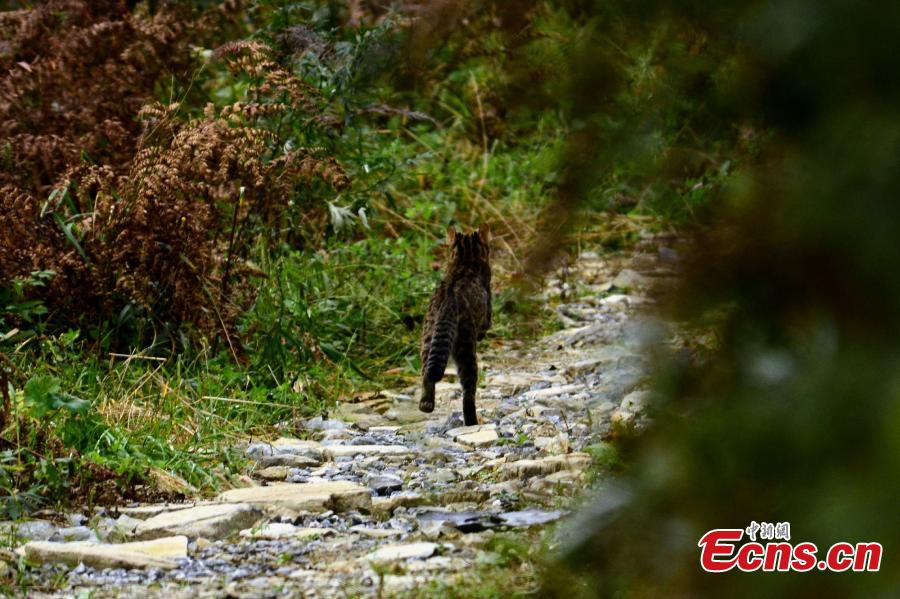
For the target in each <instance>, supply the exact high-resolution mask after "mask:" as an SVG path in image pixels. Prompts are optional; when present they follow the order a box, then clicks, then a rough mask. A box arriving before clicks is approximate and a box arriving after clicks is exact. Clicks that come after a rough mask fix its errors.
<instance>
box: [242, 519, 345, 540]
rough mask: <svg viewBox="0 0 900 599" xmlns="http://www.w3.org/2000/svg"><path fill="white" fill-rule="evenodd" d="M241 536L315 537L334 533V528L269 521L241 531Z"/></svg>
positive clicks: (271, 537)
mask: <svg viewBox="0 0 900 599" xmlns="http://www.w3.org/2000/svg"><path fill="white" fill-rule="evenodd" d="M240 534H241V536H242V537H244V538H249V539H266V540H270V541H274V540H277V539H303V540H305V539H314V538H317V537H324V536H327V535H330V534H334V529H332V528H302V527H299V526H294V525H293V524H289V523H286V522H269V523H268V524H266V525H265V526H262V527H261V528H248V529H246V530H242V531H241V533H240Z"/></svg>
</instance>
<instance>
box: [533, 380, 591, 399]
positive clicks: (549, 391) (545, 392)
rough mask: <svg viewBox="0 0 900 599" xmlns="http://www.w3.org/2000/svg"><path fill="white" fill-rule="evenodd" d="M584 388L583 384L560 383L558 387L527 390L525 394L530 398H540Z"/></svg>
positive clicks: (565, 393)
mask: <svg viewBox="0 0 900 599" xmlns="http://www.w3.org/2000/svg"><path fill="white" fill-rule="evenodd" d="M583 389H584V385H574V384H573V385H560V386H558V387H547V388H546V389H538V390H536V391H529V392H528V393H526V394H525V395H526V396H527V397H529V398H531V399H542V398H545V397H557V396H560V395H567V394H570V393H575V392H577V391H581V390H583Z"/></svg>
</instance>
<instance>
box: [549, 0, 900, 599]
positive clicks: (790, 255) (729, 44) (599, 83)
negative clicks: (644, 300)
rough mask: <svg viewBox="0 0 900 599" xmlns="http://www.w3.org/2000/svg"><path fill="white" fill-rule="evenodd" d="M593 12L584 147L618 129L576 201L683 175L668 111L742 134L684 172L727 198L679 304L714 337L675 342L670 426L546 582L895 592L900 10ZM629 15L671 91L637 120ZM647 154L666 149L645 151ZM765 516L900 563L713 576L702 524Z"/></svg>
mask: <svg viewBox="0 0 900 599" xmlns="http://www.w3.org/2000/svg"><path fill="white" fill-rule="evenodd" d="M581 10H582V12H581V14H582V18H585V19H595V20H596V21H595V22H596V30H595V33H594V35H593V36H592V38H591V42H590V43H588V44H586V45H585V47H584V48H583V49H582V50H581V51H580V52H579V53H577V54H576V55H575V56H573V57H572V58H571V61H570V63H571V65H572V66H571V70H572V73H573V74H576V75H577V77H576V78H578V79H580V81H581V83H580V85H577V86H574V87H573V88H572V89H571V92H570V98H571V101H572V102H573V104H574V105H576V106H577V107H578V108H577V110H580V111H581V112H582V114H583V119H584V121H585V122H586V123H591V124H589V125H586V127H585V133H584V134H583V135H582V136H581V138H580V139H579V136H578V135H576V136H574V137H573V139H572V144H573V145H571V146H570V147H571V148H572V151H576V152H580V151H583V150H584V148H586V147H589V146H597V147H600V146H601V145H602V148H601V149H600V152H599V155H598V156H590V157H588V158H586V159H584V160H583V161H582V162H581V163H577V164H575V165H573V167H572V169H571V170H570V171H569V173H568V175H567V176H568V177H570V181H571V188H570V189H569V193H570V194H571V197H572V199H571V205H573V206H574V205H577V204H579V202H580V199H579V198H581V197H584V196H585V195H588V194H589V193H590V192H589V191H588V190H591V189H595V184H594V181H593V180H592V179H591V178H590V177H591V176H595V175H598V174H602V173H608V172H611V171H610V165H613V164H634V165H640V166H639V168H637V169H635V170H633V171H632V170H630V169H628V168H626V169H625V171H626V172H633V173H635V174H637V175H638V180H645V181H648V184H650V185H651V186H652V185H653V184H654V182H659V181H661V180H664V179H665V177H666V176H667V175H666V174H667V172H668V168H669V167H670V162H669V161H668V160H659V158H661V157H665V156H667V155H668V156H669V157H671V156H672V153H671V151H670V152H663V153H662V154H660V153H659V152H657V151H655V150H653V143H652V142H653V140H654V139H656V133H657V132H659V131H661V130H665V127H659V126H658V125H659V124H660V123H663V122H665V121H667V120H668V119H671V121H670V123H671V125H672V126H673V127H674V128H675V129H678V130H683V131H684V132H685V136H686V137H685V140H686V143H687V145H688V146H689V148H690V149H691V150H692V151H702V152H713V153H714V155H715V153H717V152H718V150H717V148H727V147H729V146H731V147H733V148H735V150H736V151H735V157H731V156H729V153H728V152H726V153H725V154H724V155H723V157H725V158H727V161H725V160H721V159H717V160H715V161H711V162H708V168H707V169H706V170H705V172H703V173H701V172H696V173H695V174H694V175H692V176H691V177H687V178H685V179H684V180H683V181H684V184H685V185H687V186H690V189H693V188H694V186H695V185H696V183H693V181H699V182H700V183H701V184H702V185H703V186H708V187H710V188H711V189H712V191H713V192H714V197H715V198H716V201H714V202H712V203H708V204H707V205H708V206H709V208H711V209H710V210H707V211H705V213H704V214H703V215H702V218H699V219H698V220H697V222H698V224H699V225H700V227H699V229H698V230H697V231H696V234H695V240H694V251H693V253H692V255H690V256H689V257H687V259H686V272H685V274H684V284H683V285H682V289H681V291H680V294H679V296H678V297H677V299H676V301H675V302H674V303H673V304H672V305H670V312H669V316H670V318H672V319H673V321H675V322H676V323H677V324H678V325H679V326H681V327H685V328H686V329H687V330H693V331H695V332H696V333H704V334H708V333H710V332H712V333H714V335H713V338H714V339H716V342H715V344H714V345H713V346H711V347H707V348H706V351H704V352H686V353H679V354H677V355H675V356H668V357H663V358H661V359H660V363H659V370H658V373H657V376H656V378H655V381H656V387H657V390H658V392H659V397H660V398H661V399H660V402H659V403H658V405H656V406H655V408H654V411H653V416H654V424H653V426H652V429H651V430H650V431H649V432H647V433H646V434H644V435H641V436H639V437H637V438H636V439H634V440H632V441H630V442H628V443H623V444H622V445H623V447H622V451H623V455H624V458H625V460H626V462H627V463H628V464H629V468H628V471H627V473H626V474H625V475H624V476H623V477H622V478H621V479H619V480H618V481H615V482H611V481H607V482H605V483H603V484H601V485H600V486H599V488H598V489H597V490H596V495H595V499H594V501H593V502H592V504H591V506H590V507H588V508H586V510H585V512H584V514H583V515H582V518H581V519H580V520H579V521H578V522H577V525H576V526H574V527H572V535H571V536H569V537H568V539H567V541H568V542H567V543H566V549H565V551H564V559H563V560H562V561H560V563H559V564H558V566H557V568H555V569H553V570H551V571H550V573H549V574H548V579H547V581H546V586H545V590H544V591H543V592H542V593H541V594H542V596H566V597H572V596H583V597H595V596H604V597H605V596H614V597H672V596H676V597H721V596H728V597H848V596H854V597H888V596H894V595H895V594H896V590H897V588H898V586H900V580H898V573H900V567H898V555H900V553H898V549H900V536H898V532H897V531H898V530H900V521H898V516H897V515H896V514H897V511H896V510H895V509H894V508H893V506H894V505H895V504H896V502H897V499H898V497H900V469H898V461H897V460H898V455H900V454H898V451H897V443H898V440H900V409H898V406H900V401H898V400H900V395H898V387H897V381H896V376H895V374H894V373H895V372H896V369H897V355H898V352H897V339H898V336H897V330H896V329H897V327H898V325H900V282H898V279H897V277H896V276H895V274H894V273H895V272H896V271H895V269H896V268H897V267H898V265H900V245H898V244H897V239H900V213H898V206H900V205H898V203H897V201H896V197H897V194H898V192H900V168H898V167H897V156H898V155H900V154H898V150H900V111H898V108H897V107H898V99H900V81H898V79H897V78H896V77H894V76H892V75H889V73H894V72H898V64H897V63H898V60H900V54H898V52H897V36H896V32H897V31H900V10H898V8H897V6H896V5H893V4H890V3H863V4H859V3H856V4H852V3H834V2H828V3H821V2H809V1H803V0H796V1H788V2H784V1H779V2H768V1H757V2H727V3H718V2H717V3H712V2H695V1H680V2H679V1H674V2H649V3H646V2H642V3H639V4H635V3H625V2H603V3H602V4H601V3H596V4H586V5H581ZM623 33H625V34H627V37H628V38H629V39H630V40H631V43H632V44H633V46H632V47H635V46H636V47H640V46H642V45H643V46H645V47H647V48H653V51H652V52H651V53H650V54H648V55H647V57H646V61H645V64H644V66H643V67H642V69H644V70H646V71H647V72H652V73H654V75H653V79H654V80H655V84H654V87H656V89H658V90H662V91H663V92H664V93H662V94H653V95H652V96H651V97H647V98H644V99H642V100H641V101H640V102H639V104H640V105H641V106H642V107H643V108H641V109H638V110H636V111H633V112H629V111H627V110H626V111H625V113H626V114H631V115H632V116H634V117H637V118H630V119H626V120H618V119H615V118H614V117H616V116H617V115H620V114H622V110H623V108H622V107H623V104H622V102H621V100H620V96H621V94H623V93H624V94H625V95H626V96H627V97H628V98H630V99H629V100H628V101H630V100H631V99H634V97H635V96H634V94H633V92H634V91H635V89H636V88H635V85H636V84H637V83H638V81H639V79H638V78H635V77H634V76H632V77H625V76H624V73H625V71H623V70H622V69H621V62H620V61H619V59H617V58H616V57H615V52H616V51H617V50H616V51H613V50H610V49H609V46H610V45H611V42H612V41H616V42H617V43H616V46H619V45H620V44H618V41H619V39H620V38H619V35H620V34H623ZM691 40H694V41H695V42H696V43H691ZM701 42H702V43H701ZM637 64H638V63H635V66H637ZM626 71H627V69H626ZM626 91H627V92H629V93H626ZM589 92H590V93H591V94H592V95H593V96H594V97H595V98H600V99H604V100H608V102H605V101H600V102H596V101H595V102H589V101H588V95H587V94H588V93H589ZM626 104H627V101H626ZM654 115H656V116H654ZM658 117H663V118H658ZM610 122H611V123H613V126H612V127H611V128H610V127H609V126H607V125H608V123H610ZM654 123H656V124H657V126H654V125H653V124H654ZM636 144H637V145H636ZM679 145H681V144H679ZM672 149H674V148H672ZM648 150H649V151H648ZM643 155H648V156H650V157H654V158H656V159H655V160H651V161H644V160H639V161H638V162H635V159H636V158H640V157H641V156H643ZM623 180H625V181H634V179H631V177H625V178H624V179H623ZM676 189H677V188H673V187H671V186H670V187H669V189H668V191H667V192H666V193H667V194H671V193H673V192H675V191H676ZM691 197H692V195H691V194H687V195H686V196H684V198H685V200H686V201H688V202H690V199H691ZM659 200H660V201H664V202H668V203H670V204H671V203H672V202H673V201H675V203H676V204H677V201H676V198H675V196H668V197H667V196H666V195H665V194H664V195H663V196H660V197H659ZM752 520H756V521H768V522H790V523H791V534H792V537H791V539H792V541H793V542H794V543H798V542H802V541H812V542H815V543H817V544H818V546H819V548H820V551H824V549H825V548H827V547H829V546H830V545H831V544H833V543H836V542H838V541H849V542H851V543H856V542H863V541H877V542H880V543H882V544H883V545H884V559H883V562H882V565H881V571H880V572H878V573H865V574H847V573H844V574H830V573H820V572H817V571H816V572H809V573H804V574H779V573H775V574H763V573H756V574H744V573H740V572H736V571H735V572H731V573H728V574H719V575H713V574H707V573H704V572H703V570H702V569H701V568H700V565H699V555H700V553H699V548H698V546H697V542H698V541H699V539H700V537H701V536H702V535H703V534H704V533H705V532H707V531H709V530H711V529H715V528H744V527H746V526H747V525H748V524H749V523H750V521H752Z"/></svg>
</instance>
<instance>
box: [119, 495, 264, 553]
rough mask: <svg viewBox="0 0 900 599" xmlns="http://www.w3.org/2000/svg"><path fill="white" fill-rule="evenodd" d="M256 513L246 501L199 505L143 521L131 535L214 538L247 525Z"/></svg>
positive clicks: (254, 520) (251, 521)
mask: <svg viewBox="0 0 900 599" xmlns="http://www.w3.org/2000/svg"><path fill="white" fill-rule="evenodd" d="M259 488H265V487H259ZM241 490H243V489H241ZM260 515H261V513H260V511H259V509H257V508H256V507H254V506H252V505H249V504H247V503H237V502H236V503H218V504H210V505H202V506H198V507H193V508H189V509H186V510H178V511H176V512H168V513H165V514H160V515H158V516H154V517H152V518H150V519H149V520H145V521H143V522H142V523H141V524H139V525H138V527H137V528H136V529H135V536H136V537H137V538H138V539H156V538H159V537H165V536H169V535H186V536H188V537H191V538H196V537H204V538H207V539H213V540H218V539H222V538H225V537H227V536H228V535H229V534H231V533H233V532H235V531H238V530H241V529H244V528H248V527H250V526H251V525H252V524H253V523H254V522H256V521H257V520H258V519H259V517H260Z"/></svg>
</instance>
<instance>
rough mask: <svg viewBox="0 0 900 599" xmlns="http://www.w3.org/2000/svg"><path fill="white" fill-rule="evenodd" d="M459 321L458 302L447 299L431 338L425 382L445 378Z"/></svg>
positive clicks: (434, 381)
mask: <svg viewBox="0 0 900 599" xmlns="http://www.w3.org/2000/svg"><path fill="white" fill-rule="evenodd" d="M458 320H459V319H458V316H457V310H456V302H455V301H454V300H453V298H452V297H450V298H447V301H446V302H444V305H443V306H442V307H441V311H440V312H439V313H438V318H437V322H436V323H435V325H434V334H433V335H432V336H431V347H430V348H429V350H428V360H427V362H426V363H425V380H427V381H428V382H430V383H436V382H438V381H439V380H441V379H442V378H444V370H446V368H447V361H448V360H449V359H450V350H451V349H453V342H454V341H455V340H456V328H457V326H458Z"/></svg>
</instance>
